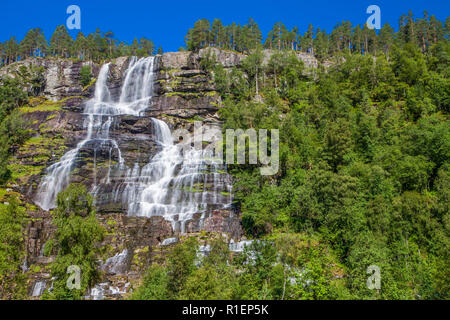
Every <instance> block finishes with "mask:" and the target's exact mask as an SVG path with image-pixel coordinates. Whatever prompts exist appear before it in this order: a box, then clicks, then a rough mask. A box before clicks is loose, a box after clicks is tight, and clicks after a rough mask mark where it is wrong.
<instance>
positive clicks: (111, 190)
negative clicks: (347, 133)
mask: <svg viewBox="0 0 450 320" xmlns="http://www.w3.org/2000/svg"><path fill="white" fill-rule="evenodd" d="M207 50H213V51H214V55H215V57H216V59H217V61H218V62H219V63H221V64H222V65H223V66H224V67H225V68H231V67H234V66H238V65H239V64H240V63H241V61H242V60H243V59H244V58H245V56H244V55H242V54H238V53H234V52H230V51H223V50H219V49H214V48H211V49H202V50H200V52H198V53H192V52H174V53H165V54H162V55H158V56H157V58H156V61H157V67H156V76H155V77H154V79H153V81H154V96H153V98H152V99H151V100H150V102H149V105H148V108H147V109H146V110H145V112H144V113H143V114H141V115H139V116H133V115H121V116H118V117H115V118H114V123H113V125H112V126H111V130H110V133H109V134H110V136H111V138H112V139H114V140H115V141H117V144H118V147H119V149H120V151H121V154H120V155H119V154H118V153H117V150H116V149H114V148H111V147H110V146H108V145H107V144H106V145H105V144H101V145H100V146H98V145H91V144H89V143H87V144H86V145H84V146H83V147H82V148H81V150H80V153H79V156H78V157H77V160H76V162H75V165H74V168H73V169H72V172H71V182H78V183H83V184H85V185H86V186H87V187H88V189H89V188H90V189H91V190H92V186H94V185H100V187H98V188H97V189H95V192H94V193H95V198H96V205H97V211H98V219H99V220H100V221H101V223H102V224H103V225H104V226H105V227H106V229H107V236H106V238H105V240H104V242H103V243H102V244H100V245H101V247H102V252H103V254H102V256H101V257H99V269H100V270H102V271H103V279H102V280H103V281H102V283H101V284H100V285H99V287H98V288H96V290H94V293H92V292H91V296H90V298H95V297H93V296H92V295H95V292H98V291H99V290H100V291H101V292H103V294H105V295H107V296H108V297H109V298H121V297H123V296H124V295H126V293H127V292H129V291H130V289H131V288H132V287H133V284H135V283H137V282H138V281H139V279H140V278H141V276H142V272H143V271H144V270H145V269H146V267H147V266H148V264H149V262H150V261H151V259H152V257H153V256H154V255H155V254H161V253H164V252H165V251H166V250H167V246H168V245H169V246H170V245H171V244H173V243H174V242H176V241H177V240H176V239H178V238H179V237H180V231H181V229H180V227H179V225H177V224H175V225H173V224H171V223H170V222H168V221H166V220H165V219H164V218H162V217H160V216H152V217H132V216H129V215H127V204H126V203H123V202H121V201H117V199H116V197H115V194H116V193H117V192H118V190H119V191H120V190H121V189H120V185H121V183H122V180H121V179H123V178H121V177H122V176H121V175H120V172H119V171H118V170H115V169H114V170H111V168H112V167H113V168H114V166H113V165H114V164H115V163H117V162H118V161H119V157H122V158H123V159H124V162H125V165H126V166H127V167H130V168H131V167H133V166H139V167H143V166H145V164H147V163H148V161H149V159H151V158H152V157H154V156H155V154H156V153H157V152H158V150H159V146H158V144H157V143H156V141H155V138H154V136H155V128H154V123H153V122H152V120H151V119H152V118H156V119H160V120H163V121H165V122H166V123H167V124H168V125H169V127H170V129H172V130H174V129H180V128H182V129H184V130H187V131H188V132H193V130H194V123H195V121H201V122H202V123H203V124H207V125H208V126H211V127H216V128H218V129H219V130H220V127H221V123H220V121H219V117H218V115H217V111H218V110H219V108H220V107H221V99H220V96H219V94H218V93H217V92H216V88H215V84H214V81H213V80H212V79H211V78H210V77H209V76H208V74H207V73H205V72H204V71H202V70H201V68H200V60H201V59H202V57H204V56H205V54H206V53H207ZM270 54H271V53H270V52H269V51H266V52H265V56H266V57H269V56H270ZM299 59H301V60H302V61H304V63H305V65H306V66H307V67H309V68H315V67H317V64H318V62H317V60H315V59H314V58H313V57H311V56H309V55H304V54H300V55H299ZM130 63H131V58H129V57H121V58H117V59H114V60H113V61H110V68H109V77H108V84H107V86H108V88H109V91H110V93H111V97H112V98H113V99H118V97H119V95H120V88H121V87H122V85H123V81H124V78H125V73H126V70H127V68H128V66H129V65H130ZM85 65H89V66H91V69H92V73H93V81H91V83H90V84H89V85H87V86H83V85H82V84H81V79H80V70H81V68H82V67H83V66H85ZM101 67H102V66H101V65H99V64H96V63H93V62H79V61H78V62H76V61H72V60H66V59H54V58H48V59H47V58H45V59H44V58H35V59H28V60H25V61H22V62H18V63H15V64H13V65H10V66H8V67H6V68H3V69H1V70H0V76H5V75H8V76H13V77H14V76H17V72H18V70H20V69H21V68H22V69H23V68H26V69H29V70H32V69H33V70H35V69H39V70H40V72H42V77H43V79H44V82H43V88H42V90H41V92H40V93H39V94H38V95H37V96H36V97H33V98H30V101H29V105H28V106H26V107H23V108H22V111H23V113H24V117H25V118H26V119H28V120H29V121H30V124H31V127H32V130H33V132H34V134H33V137H32V138H31V139H29V140H28V141H27V142H26V143H25V144H24V145H23V146H22V147H21V148H20V149H19V150H17V152H16V153H15V154H14V156H13V158H12V159H11V163H10V168H11V171H12V172H13V173H14V174H13V177H12V181H11V182H10V184H9V185H8V188H9V189H8V190H10V192H16V193H18V194H20V196H21V199H22V200H23V201H24V203H25V204H26V208H27V213H28V214H29V216H30V217H31V222H30V223H29V225H28V227H27V232H26V251H27V258H26V261H25V263H24V269H25V270H27V272H28V274H29V292H30V295H33V293H34V295H35V297H34V298H38V296H39V295H40V294H41V293H42V290H43V289H42V288H44V289H45V288H47V289H48V287H50V284H51V279H50V272H49V270H48V265H49V263H51V262H52V261H53V260H54V257H53V256H52V255H51V254H50V255H48V256H44V246H45V243H46V241H48V239H50V238H51V236H52V234H53V233H54V231H55V228H54V226H53V225H52V223H51V214H50V213H49V212H46V211H44V210H41V209H40V208H39V207H38V206H37V205H36V204H35V198H36V192H37V189H38V187H39V183H40V182H41V181H42V179H43V177H44V176H45V175H46V168H48V167H49V166H51V165H52V164H54V163H56V162H57V161H59V159H61V157H62V156H63V155H64V154H65V153H66V152H67V151H68V150H71V149H73V148H74V147H75V146H76V145H77V144H78V143H79V142H80V141H81V140H82V139H83V138H84V137H85V136H86V134H87V133H86V126H85V121H86V119H85V115H83V110H84V104H85V103H86V101H88V100H89V99H91V98H92V97H93V96H94V92H95V82H96V78H97V77H98V76H99V72H100V69H101ZM105 177H108V180H110V183H108V184H99V183H98V181H102V180H104V179H105ZM213 183H214V185H215V186H216V188H217V187H218V188H219V189H220V188H223V190H222V192H220V190H219V197H215V198H214V199H209V198H208V197H206V200H205V201H206V203H208V206H207V211H206V214H200V213H199V214H195V215H194V216H193V218H192V219H191V220H190V221H188V222H187V223H186V226H185V230H184V231H185V232H186V233H189V234H197V233H199V232H206V233H208V232H212V233H223V234H226V235H227V236H228V237H229V239H231V238H233V239H234V240H235V241H236V240H240V238H241V236H242V229H241V225H240V219H239V213H238V212H236V211H235V210H234V209H232V208H228V209H225V210H224V209H223V208H222V206H220V204H222V203H224V202H226V201H229V198H230V197H231V194H229V192H227V190H225V186H226V185H231V183H232V181H231V176H230V175H229V174H227V173H226V171H220V172H217V173H216V174H215V175H214V181H212V180H211V179H209V178H208V179H205V181H204V183H203V185H202V186H201V188H203V189H204V190H209V189H210V188H211V186H212V184H213ZM93 191H94V190H93ZM183 192H196V190H185V191H183ZM174 239H175V240H174Z"/></svg>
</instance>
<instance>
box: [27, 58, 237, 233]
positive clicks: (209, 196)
mask: <svg viewBox="0 0 450 320" xmlns="http://www.w3.org/2000/svg"><path fill="white" fill-rule="evenodd" d="M109 71H110V64H105V65H103V66H102V68H101V70H100V73H99V76H98V80H97V82H96V86H95V96H94V97H93V98H92V99H91V100H89V101H88V102H86V104H85V108H84V115H85V122H84V127H85V129H86V132H87V133H86V138H85V139H84V140H83V141H81V142H80V143H78V145H77V146H76V147H75V148H74V149H72V150H70V151H69V152H67V153H66V154H65V155H64V156H63V157H62V158H61V159H60V161H59V162H57V163H55V164H53V165H51V166H50V167H48V168H47V172H46V173H47V174H46V176H45V177H44V178H43V179H42V181H41V183H40V185H39V187H38V191H37V193H36V197H35V203H36V204H37V205H39V206H40V207H41V208H42V209H44V210H50V209H53V208H55V207H56V203H55V202H56V197H57V195H58V193H59V192H60V191H62V190H64V188H66V187H67V186H68V184H69V183H70V174H71V172H72V171H73V170H74V168H75V167H76V164H77V159H79V158H80V157H81V155H80V150H81V149H82V148H93V149H94V153H93V154H94V186H93V187H92V193H93V194H94V196H95V195H98V194H101V193H102V192H103V190H104V188H105V185H106V186H111V184H114V185H113V187H112V189H113V195H114V196H113V200H112V201H114V202H120V203H122V204H124V206H125V207H126V208H127V213H128V215H131V216H143V217H151V216H162V217H164V218H165V219H166V220H167V221H170V222H171V223H172V226H173V228H174V229H175V228H177V229H178V230H179V231H181V232H185V224H186V221H189V220H190V219H192V218H193V216H194V215H195V214H196V213H198V214H202V217H201V218H200V223H201V221H202V218H204V214H205V212H206V210H207V209H208V208H223V207H227V206H229V205H230V203H231V183H228V182H226V181H224V179H223V178H221V177H222V176H223V174H221V173H219V171H223V170H224V168H223V166H222V165H219V164H215V163H211V162H207V161H205V159H206V158H207V156H209V154H206V153H205V151H203V150H196V149H195V148H191V150H188V151H186V150H183V149H182V148H181V147H180V146H179V145H177V144H174V141H173V137H172V133H171V131H170V129H169V127H168V125H167V124H166V123H165V122H164V121H161V120H158V119H152V124H153V131H154V140H155V141H156V143H157V144H158V148H159V152H157V153H156V155H154V156H153V157H150V158H149V160H148V163H147V164H146V165H144V166H142V167H140V166H139V164H138V163H135V164H134V165H133V166H131V167H128V166H127V165H126V164H125V160H124V159H123V157H122V153H121V150H120V148H119V144H118V142H117V141H116V140H115V139H113V138H112V137H111V135H110V130H111V129H112V124H113V123H114V121H115V118H116V117H119V116H122V115H132V116H142V112H143V111H144V110H145V109H147V108H148V107H149V105H150V104H149V102H150V99H151V98H152V95H153V83H154V77H155V58H154V57H148V58H142V59H137V58H136V57H133V58H131V59H130V63H129V67H128V69H127V71H126V73H125V77H124V81H123V85H122V88H121V92H120V97H119V99H117V100H118V101H112V100H113V99H112V97H111V93H110V91H109V89H108V75H109ZM97 149H103V150H104V149H107V150H109V155H110V161H109V168H108V173H107V175H106V177H104V178H103V179H101V180H100V181H97V175H96V169H97V168H96V154H97V153H96V152H97ZM113 152H114V153H115V154H117V157H118V161H117V163H114V164H112V162H111V154H112V153H113ZM113 166H115V168H114V169H116V171H117V172H119V175H120V177H119V179H118V178H117V177H115V179H116V180H118V181H119V182H117V181H116V182H114V183H113V182H112V181H111V180H112V179H111V167H113ZM116 175H117V174H116ZM110 189H111V188H110Z"/></svg>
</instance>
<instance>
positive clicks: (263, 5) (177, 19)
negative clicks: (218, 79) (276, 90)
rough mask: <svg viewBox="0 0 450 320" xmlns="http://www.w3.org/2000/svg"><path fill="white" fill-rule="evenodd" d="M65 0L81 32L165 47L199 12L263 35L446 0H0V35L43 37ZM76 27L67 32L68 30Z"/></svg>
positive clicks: (435, 10)
mask: <svg viewBox="0 0 450 320" xmlns="http://www.w3.org/2000/svg"><path fill="white" fill-rule="evenodd" d="M71 4H76V5H78V6H79V7H80V8H81V14H82V18H81V31H83V32H84V33H85V34H88V33H90V32H94V31H95V29H96V28H97V27H98V28H100V30H102V31H108V30H111V31H113V32H114V34H115V37H116V38H117V39H119V40H123V41H126V42H131V41H132V40H133V38H134V37H138V38H140V37H142V36H145V37H147V38H150V39H152V40H153V41H154V42H155V43H156V44H157V45H158V46H159V45H162V46H163V48H164V50H165V51H177V50H178V48H179V47H180V46H181V45H183V44H184V36H185V34H186V31H187V30H188V28H190V27H192V26H193V24H194V22H195V21H196V20H198V19H200V18H207V19H210V20H212V19H214V18H220V19H221V20H222V22H223V23H224V24H230V23H231V22H233V21H234V22H236V23H241V24H245V23H246V22H247V20H248V18H249V17H253V18H254V19H255V21H256V22H257V23H258V25H259V27H260V28H261V30H262V32H263V35H264V36H266V35H267V32H268V31H269V30H270V29H271V27H272V25H273V24H274V23H275V22H277V21H282V22H283V23H284V24H285V25H286V26H287V27H289V28H292V27H294V26H298V27H299V28H300V30H301V31H302V32H303V31H305V30H306V29H307V27H308V25H309V23H312V24H313V25H314V26H315V27H320V28H325V29H326V30H327V31H330V30H331V29H332V28H333V26H334V25H336V23H338V22H340V21H342V20H350V21H351V22H352V23H353V24H354V25H356V24H363V23H365V21H366V20H367V18H368V16H369V15H368V14H366V8H367V7H368V6H369V5H372V4H376V5H378V6H379V7H380V8H381V19H382V24H384V23H385V22H389V23H390V24H391V25H392V26H393V27H394V28H395V29H397V26H398V18H399V17H400V15H401V14H403V13H407V12H408V10H409V9H411V10H412V11H413V13H414V14H415V15H416V16H419V17H422V13H423V11H424V10H427V11H428V13H429V14H434V15H436V17H437V18H438V19H440V20H442V21H444V20H445V18H446V17H447V16H449V15H450V1H449V0H426V1H424V0H408V1H404V0H402V1H394V0H390V1H388V0H370V1H365V0H352V1H339V0H335V1H327V0H319V1H314V0H312V1H311V0H308V1H303V0H296V1H287V0H258V1H244V0H227V1H217V0H184V1H180V0H169V1H163V0H158V1H154V0H121V1H116V0H70V1H65V0H57V1H56V0H55V1H45V0H42V1H36V0H21V1H18V0H16V1H10V0H3V1H2V4H1V5H0V25H1V28H0V41H5V40H7V39H9V38H10V37H11V36H15V37H16V38H17V39H19V40H20V39H22V38H23V36H24V35H25V33H26V32H27V31H28V30H29V29H31V28H35V27H40V28H42V29H43V30H44V32H45V35H46V37H47V39H49V38H50V36H51V34H52V33H53V31H54V30H55V27H56V26H57V25H60V24H65V22H66V20H67V17H68V15H67V14H66V9H67V7H68V6H69V5H71ZM77 32H78V31H76V32H71V34H72V36H75V35H76V33H77Z"/></svg>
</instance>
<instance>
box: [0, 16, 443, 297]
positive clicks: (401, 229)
mask: <svg viewBox="0 0 450 320" xmlns="http://www.w3.org/2000/svg"><path fill="white" fill-rule="evenodd" d="M298 30H299V29H298V28H293V29H292V30H288V29H287V28H286V27H285V26H284V25H283V23H281V22H280V23H276V24H275V25H274V27H273V29H272V30H271V31H270V33H269V34H268V35H267V37H266V38H265V39H263V37H262V34H261V31H260V29H259V27H258V25H257V24H256V23H255V22H254V21H253V20H252V19H250V20H249V22H248V23H247V24H246V25H244V26H241V25H236V24H235V23H233V24H231V25H228V26H224V25H223V24H222V23H221V21H220V20H218V19H215V20H214V21H213V22H212V23H210V22H209V21H208V20H205V19H202V20H199V21H197V22H196V23H195V25H194V27H193V28H192V29H190V30H189V31H188V33H187V36H186V39H185V40H186V48H182V49H183V50H185V49H187V50H193V51H196V50H199V49H201V48H205V47H219V48H223V49H226V50H233V51H238V52H242V53H245V54H247V57H246V58H245V59H244V60H243V62H242V64H241V65H240V66H239V67H233V68H232V70H231V71H230V70H225V69H224V68H223V67H222V65H221V64H219V63H217V61H216V60H215V57H214V54H210V55H208V56H207V57H205V58H203V60H202V61H201V66H202V68H203V70H204V72H206V73H208V74H209V75H210V76H211V77H212V79H214V82H215V84H216V87H217V90H218V91H219V93H220V95H221V97H222V99H223V107H222V108H221V109H220V116H221V118H222V120H223V122H224V130H226V129H238V128H240V129H247V128H254V129H279V130H280V171H279V172H278V174H276V175H274V176H261V175H260V171H259V167H258V166H255V165H244V166H242V165H239V166H237V165H236V166H230V168H229V169H230V171H231V173H232V175H233V178H234V192H235V205H236V207H238V208H239V209H240V210H241V212H242V225H243V227H244V229H245V233H246V236H247V237H248V238H249V239H256V240H257V241H254V242H253V243H252V244H251V245H250V246H249V247H247V248H246V249H245V250H244V252H243V253H242V254H240V255H238V256H237V257H233V258H231V254H230V252H229V248H228V245H227V244H226V243H225V241H224V240H223V239H222V238H220V237H218V238H217V239H215V240H214V241H213V242H212V243H211V252H210V254H209V255H207V256H204V257H201V258H199V256H198V254H197V249H198V246H199V244H198V242H197V240H196V239H195V238H189V239H188V240H186V241H184V242H183V243H181V244H179V245H176V246H175V247H174V249H173V250H172V252H171V253H170V254H169V256H168V257H166V258H165V259H163V258H161V259H160V260H158V259H155V261H153V263H152V265H151V266H150V268H149V270H148V271H147V274H146V276H145V278H144V280H143V283H142V285H141V286H140V287H139V288H137V289H136V290H135V291H134V292H133V294H132V296H131V299H297V300H299V299H300V300H301V299H449V298H450V296H449V293H450V281H449V279H450V256H449V252H450V210H449V204H450V193H449V190H450V120H449V111H450V110H449V108H450V39H449V37H450V18H447V19H446V21H445V22H442V21H439V20H437V19H436V18H435V17H434V16H429V15H428V14H427V13H425V14H424V17H423V18H419V19H416V18H415V17H414V16H413V14H412V13H409V14H408V15H404V16H402V17H401V18H400V20H399V29H398V31H397V32H394V29H393V28H392V27H391V26H389V25H388V24H386V25H384V27H383V28H382V29H381V30H380V31H379V32H376V31H374V30H370V29H368V28H367V27H366V26H364V27H361V26H359V25H358V26H356V27H352V24H351V23H350V22H346V21H344V22H342V23H340V24H338V25H337V26H336V27H335V28H334V29H333V30H332V32H331V33H327V32H326V31H325V30H322V29H320V28H317V29H316V28H314V27H313V26H309V28H308V31H307V32H306V33H305V34H303V35H301V34H300V33H299V31H298ZM264 49H272V50H274V51H275V53H274V54H272V55H271V56H270V59H269V60H268V62H267V63H264ZM158 51H159V52H162V49H160V50H158ZM299 51H301V52H306V53H310V54H312V55H315V56H316V57H317V58H318V59H319V60H320V61H323V60H328V61H330V62H331V64H330V67H329V68H328V69H325V68H320V69H318V70H314V72H312V71H311V70H307V69H306V68H305V66H304V65H303V63H302V62H301V61H300V60H299V59H298V58H297V56H296V55H295V54H296V52H299ZM155 53H156V51H155V46H154V44H153V42H152V41H151V40H147V39H141V40H140V41H138V40H137V39H136V40H135V41H134V43H133V44H132V45H126V44H124V43H123V42H120V43H118V42H117V41H115V40H113V34H112V33H105V34H102V33H101V32H100V31H97V32H96V33H95V34H90V35H88V36H87V37H86V36H84V35H83V34H82V33H80V34H79V35H78V37H77V38H76V39H75V40H73V39H72V38H71V37H70V36H69V35H68V33H67V30H66V29H65V27H64V26H60V27H58V28H57V30H56V31H55V33H54V35H53V36H52V38H51V40H50V42H47V40H46V39H45V37H44V35H43V33H42V31H41V30H40V29H33V30H31V31H30V32H29V33H28V34H27V36H26V37H25V38H24V39H23V40H22V41H21V42H20V43H19V42H17V40H16V39H14V38H11V39H10V40H9V41H7V42H5V43H3V44H1V46H0V62H1V63H2V64H10V63H13V62H15V61H18V60H21V59H24V58H26V57H30V56H41V57H45V56H61V57H65V58H76V59H94V60H105V59H110V58H113V57H118V56H123V55H141V56H145V55H151V54H155ZM24 79H25V78H24ZM27 79H28V80H27V81H29V82H30V81H31V85H30V83H27V84H26V85H25V84H24V83H23V81H24V80H23V79H21V78H20V77H18V78H16V79H3V80H2V86H0V107H1V109H0V134H1V136H0V164H1V165H0V178H1V179H2V182H5V181H7V180H8V177H9V175H10V172H7V169H6V165H4V164H5V163H7V161H8V158H9V156H10V155H11V154H12V153H14V151H15V150H16V149H17V147H18V146H19V145H20V144H21V143H23V142H24V141H25V140H26V139H27V137H28V136H29V132H28V129H27V123H26V122H25V121H24V120H22V118H21V115H20V113H19V111H18V108H19V107H20V106H23V105H25V104H26V101H27V96H32V95H33V94H34V90H29V91H28V92H24V91H23V90H22V89H21V88H24V87H28V88H37V89H38V88H39V79H38V78H34V77H33V76H32V75H31V78H30V77H28V78H27ZM30 79H31V80H30ZM0 222H1V223H0V282H1V287H2V289H1V291H2V292H0V295H1V296H8V297H11V295H7V294H10V292H14V294H13V295H12V296H14V297H21V294H23V293H22V292H21V291H20V290H19V288H22V286H21V285H20V284H21V283H22V282H23V281H24V280H23V275H22V274H21V273H20V272H14V271H15V270H17V269H18V268H19V265H20V263H21V261H22V258H23V246H24V243H23V237H22V232H23V228H24V225H25V222H26V218H25V216H24V212H23V209H22V208H21V207H20V206H18V204H17V203H16V201H15V200H11V201H10V203H9V204H8V205H7V206H1V207H0ZM54 222H55V225H56V227H57V234H56V237H55V239H54V243H52V245H53V246H54V248H56V250H57V252H58V256H57V259H56V261H55V263H54V265H53V268H52V275H54V276H58V275H60V276H61V279H62V278H63V277H64V274H65V270H66V267H67V266H69V265H71V264H76V263H79V264H82V265H83V266H84V267H85V268H86V269H87V270H89V277H87V278H85V279H84V282H83V284H82V289H81V290H80V291H68V289H67V288H66V287H65V286H64V283H65V282H64V281H62V280H58V281H57V282H56V284H55V290H54V291H53V293H52V294H48V295H45V296H44V298H45V299H78V298H82V296H83V290H86V289H87V288H89V286H90V285H92V283H94V282H93V281H94V280H95V278H96V276H97V275H96V271H95V260H94V258H93V255H94V253H95V251H96V250H97V248H96V247H95V245H94V243H95V242H96V241H99V240H100V239H101V238H102V237H103V233H104V230H102V228H101V227H100V226H99V225H98V223H97V222H96V219H95V208H94V207H93V205H92V198H91V196H90V195H89V194H87V192H86V190H85V188H83V187H81V186H77V185H71V186H70V187H69V189H68V190H66V191H64V192H63V193H61V194H60V196H59V197H58V208H57V209H56V210H55V213H54ZM70 226H73V228H71V227H70ZM370 265H377V266H378V267H379V268H380V270H381V279H382V287H381V289H380V290H370V289H369V288H368V287H367V286H366V281H367V278H368V276H369V274H367V267H368V266H370ZM74 292H75V293H74Z"/></svg>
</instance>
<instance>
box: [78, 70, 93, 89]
mask: <svg viewBox="0 0 450 320" xmlns="http://www.w3.org/2000/svg"><path fill="white" fill-rule="evenodd" d="M91 80H92V71H91V67H90V66H82V67H81V70H80V81H81V85H82V86H83V87H86V86H87V85H89V84H90V83H91Z"/></svg>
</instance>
